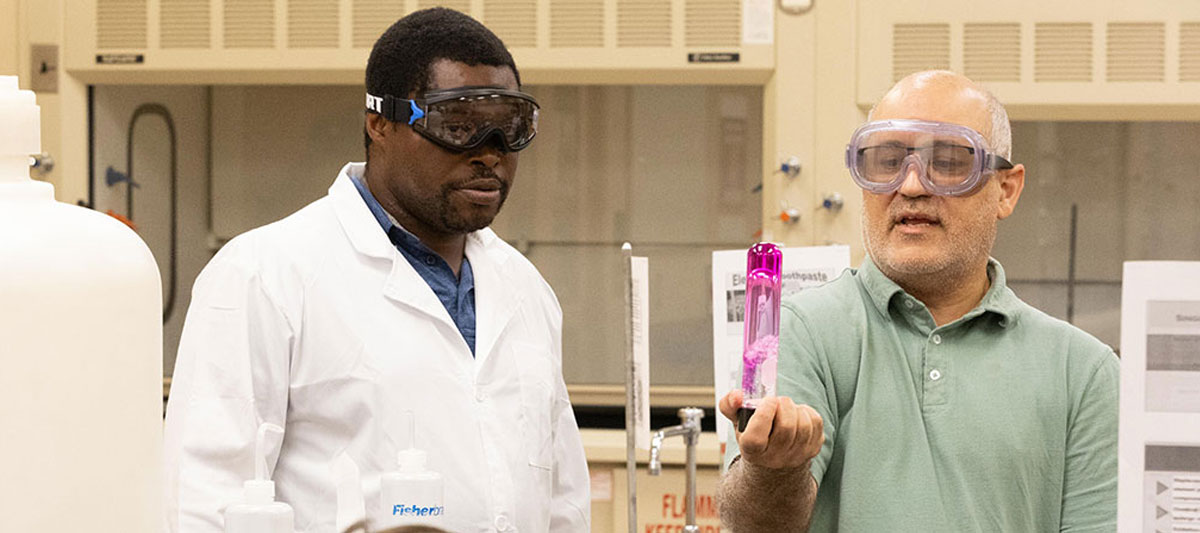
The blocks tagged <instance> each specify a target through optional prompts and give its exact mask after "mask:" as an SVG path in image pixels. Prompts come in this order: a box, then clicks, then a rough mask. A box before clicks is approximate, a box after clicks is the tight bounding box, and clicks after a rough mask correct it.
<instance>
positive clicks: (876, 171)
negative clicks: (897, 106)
mask: <svg viewBox="0 0 1200 533" xmlns="http://www.w3.org/2000/svg"><path fill="white" fill-rule="evenodd" d="M846 164H847V166H848V167H849V168H850V173H851V175H852V176H853V177H854V180H855V182H857V183H858V185H859V186H861V187H862V188H863V189H866V190H867V191H869V192H873V193H877V194H885V193H891V192H894V191H896V190H897V189H899V188H900V186H901V185H902V184H903V183H904V180H905V176H907V175H908V173H909V172H910V171H911V169H912V168H914V167H915V168H916V170H917V171H918V173H919V176H920V179H921V182H922V183H923V184H924V186H925V188H926V190H928V191H929V192H931V193H933V194H938V195H946V196H960V195H965V194H972V192H973V191H975V190H978V186H979V185H980V184H981V183H982V182H983V181H984V180H985V179H986V177H987V175H989V174H990V173H991V171H992V170H994V169H1003V168H1012V163H1009V162H1008V161H1007V160H1005V159H1004V158H1002V157H999V156H997V155H995V154H991V153H988V151H987V144H986V142H985V141H984V139H983V136H982V135H980V134H979V133H978V132H976V131H975V130H972V129H970V128H968V127H966V126H960V125H957V124H946V123H940V122H925V121H919V120H885V121H876V122H870V123H867V124H864V125H863V126H862V127H860V128H859V129H858V130H857V131H855V132H854V135H853V136H852V137H851V140H850V144H849V145H848V146H847V147H846Z"/></svg>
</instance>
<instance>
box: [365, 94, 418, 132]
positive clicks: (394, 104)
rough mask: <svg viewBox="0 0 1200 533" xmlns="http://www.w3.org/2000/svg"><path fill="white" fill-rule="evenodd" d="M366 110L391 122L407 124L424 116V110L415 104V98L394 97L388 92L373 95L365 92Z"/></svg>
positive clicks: (411, 123) (410, 124)
mask: <svg viewBox="0 0 1200 533" xmlns="http://www.w3.org/2000/svg"><path fill="white" fill-rule="evenodd" d="M367 111H368V112H371V113H375V114H377V115H380V116H382V117H383V118H386V119H388V120H390V121H392V122H404V123H406V124H408V125H409V126H412V125H413V123H414V122H416V121H418V120H421V119H423V118H425V110H424V109H422V108H421V106H419V105H417V101H416V100H407V99H404V98H396V97H394V96H392V95H390V94H385V95H383V96H375V95H373V94H371V93H367Z"/></svg>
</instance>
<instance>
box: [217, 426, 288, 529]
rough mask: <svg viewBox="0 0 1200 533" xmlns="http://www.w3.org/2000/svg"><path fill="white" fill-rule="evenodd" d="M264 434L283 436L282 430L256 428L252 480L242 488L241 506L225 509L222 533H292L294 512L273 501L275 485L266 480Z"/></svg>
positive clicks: (286, 506) (276, 428) (283, 504)
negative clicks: (272, 432) (279, 434)
mask: <svg viewBox="0 0 1200 533" xmlns="http://www.w3.org/2000/svg"><path fill="white" fill-rule="evenodd" d="M267 431H275V432H277V433H283V428H281V427H279V426H276V425H275V424H271V423H264V424H263V425H261V426H259V428H258V437H257V439H256V440H255V443H254V450H255V465H254V479H251V480H248V481H246V483H245V485H243V486H242V490H243V493H242V502H241V503H236V504H233V505H230V506H229V507H227V508H225V533H295V521H296V514H295V512H294V511H292V507H291V506H290V505H288V504H286V503H283V502H277V501H275V482H274V481H271V480H269V479H267V460H266V454H265V452H264V450H265V449H266V447H265V446H264V442H265V441H266V433H267Z"/></svg>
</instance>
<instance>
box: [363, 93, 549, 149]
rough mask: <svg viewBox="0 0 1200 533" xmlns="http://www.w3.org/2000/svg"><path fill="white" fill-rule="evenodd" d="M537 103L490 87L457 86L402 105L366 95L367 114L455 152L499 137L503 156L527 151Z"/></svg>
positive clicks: (395, 100)
mask: <svg viewBox="0 0 1200 533" xmlns="http://www.w3.org/2000/svg"><path fill="white" fill-rule="evenodd" d="M538 108H539V106H538V103H537V100H534V98H533V97H532V96H530V95H528V94H525V93H523V92H520V91H509V90H505V89H497V88H495V87H456V88H453V89H440V90H436V91H429V92H427V93H425V94H424V95H423V97H422V98H418V99H415V100H407V99H404V98H396V97H394V96H392V95H390V94H389V95H384V96H375V95H372V94H369V93H368V94H367V111H368V112H370V113H375V114H378V115H381V116H383V118H386V119H388V120H390V121H392V122H402V123H405V124H408V125H409V126H411V127H412V129H413V130H415V131H416V132H417V133H419V134H421V136H422V137H425V138H426V139H429V140H430V141H432V142H434V143H436V144H438V145H440V146H442V147H444V148H446V149H448V150H452V151H455V152H462V151H466V150H471V149H473V148H476V147H478V146H480V145H482V144H483V143H485V142H487V141H488V140H489V139H492V138H498V139H499V140H500V143H501V145H502V146H503V148H504V150H505V151H508V152H516V151H518V150H521V149H524V148H525V147H526V146H529V143H530V141H532V140H533V138H534V136H536V135H537V127H538Z"/></svg>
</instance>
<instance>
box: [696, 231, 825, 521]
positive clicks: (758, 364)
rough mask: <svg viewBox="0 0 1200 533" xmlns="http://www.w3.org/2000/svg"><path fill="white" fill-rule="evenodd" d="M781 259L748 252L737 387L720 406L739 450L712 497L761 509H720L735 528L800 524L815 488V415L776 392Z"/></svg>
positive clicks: (818, 436) (758, 250) (771, 251)
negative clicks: (736, 512) (732, 513)
mask: <svg viewBox="0 0 1200 533" xmlns="http://www.w3.org/2000/svg"><path fill="white" fill-rule="evenodd" d="M782 266H783V254H782V252H781V251H780V250H779V249H778V248H776V247H775V246H774V245H772V244H768V243H759V244H756V245H754V246H753V247H751V248H750V250H749V252H748V253H747V266H746V312H745V316H746V329H745V338H744V343H743V355H742V358H743V361H742V362H743V367H742V387H741V390H734V391H731V392H730V393H729V394H726V395H725V397H724V398H721V402H720V405H719V408H720V410H721V414H723V415H725V417H726V418H728V419H729V420H731V421H732V422H733V423H734V426H735V428H734V430H735V435H736V437H737V443H738V448H739V449H740V451H741V456H740V457H739V458H738V459H735V460H734V462H733V463H732V464H731V465H730V468H729V473H728V474H726V476H725V477H724V478H723V480H722V483H721V486H720V488H719V489H718V493H717V498H718V501H721V502H728V503H734V502H732V501H731V500H733V499H737V500H747V501H738V502H736V504H735V505H729V506H728V508H729V509H734V508H736V509H746V510H751V509H763V510H767V511H768V512H749V513H746V515H747V516H746V517H744V518H746V520H741V519H740V518H742V517H737V516H727V515H729V514H730V513H729V512H727V511H723V512H722V517H723V518H726V522H729V523H733V524H737V525H739V526H741V527H739V528H737V529H736V530H737V531H738V532H739V533H754V532H757V531H763V532H766V531H771V532H790V531H806V530H807V529H808V523H809V520H810V518H811V515H812V508H813V502H814V501H815V500H816V494H817V483H816V481H815V480H814V479H813V477H812V475H811V474H810V473H809V463H810V461H811V460H812V458H813V457H816V455H817V454H818V453H819V452H820V451H821V446H822V445H823V444H824V442H825V433H824V429H823V423H822V420H821V415H819V414H817V412H816V411H815V410H814V409H813V408H811V407H809V406H807V405H796V403H795V402H793V401H792V399H791V398H788V397H783V398H780V397H776V396H775V378H776V375H775V369H776V364H777V361H778V348H779V312H780V301H779V300H780V295H781V290H780V289H781V282H782V274H783V272H782V270H783V269H782ZM749 499H752V500H753V501H749ZM764 520H765V522H764Z"/></svg>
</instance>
